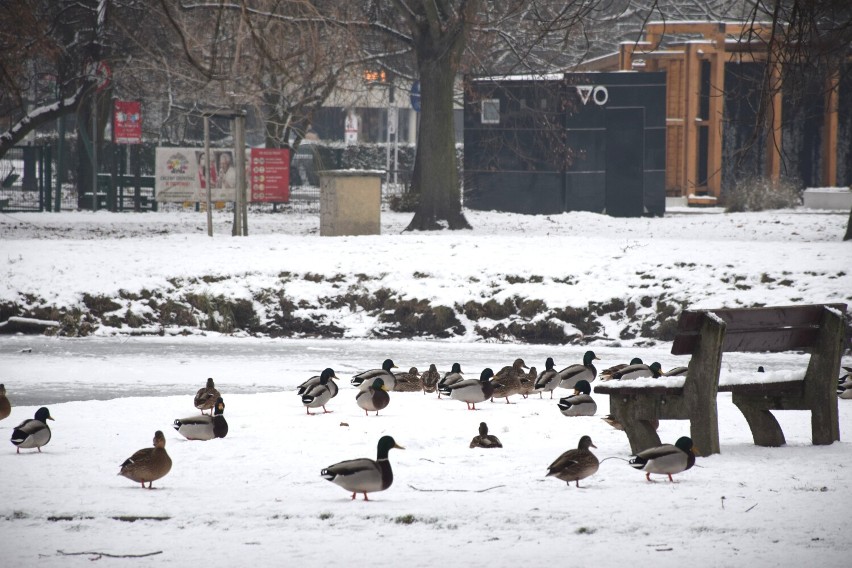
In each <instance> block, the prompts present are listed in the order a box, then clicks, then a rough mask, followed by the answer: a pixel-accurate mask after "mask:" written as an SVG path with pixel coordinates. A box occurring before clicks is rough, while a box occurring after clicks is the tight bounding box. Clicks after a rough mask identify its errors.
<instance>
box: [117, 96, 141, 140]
mask: <svg viewBox="0 0 852 568" xmlns="http://www.w3.org/2000/svg"><path fill="white" fill-rule="evenodd" d="M112 141H113V142H115V143H116V144H141V143H142V104H141V103H140V102H139V101H115V102H114V104H113V108H112Z"/></svg>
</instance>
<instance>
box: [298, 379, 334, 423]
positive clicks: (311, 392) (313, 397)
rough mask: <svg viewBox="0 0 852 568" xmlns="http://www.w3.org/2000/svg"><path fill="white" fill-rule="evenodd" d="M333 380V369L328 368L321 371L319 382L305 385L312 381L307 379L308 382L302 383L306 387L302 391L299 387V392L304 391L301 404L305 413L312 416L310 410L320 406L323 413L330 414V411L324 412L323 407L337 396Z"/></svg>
mask: <svg viewBox="0 0 852 568" xmlns="http://www.w3.org/2000/svg"><path fill="white" fill-rule="evenodd" d="M335 379H337V375H335V374H334V369H332V368H330V367H329V368H328V369H325V370H323V372H322V374H321V375H320V376H319V380H318V381H316V382H315V383H313V384H311V385H307V383H308V381H312V379H308V381H305V382H304V383H302V385H307V386H305V387H304V389H303V388H302V387H299V390H300V391H304V392H303V393H302V404H304V405H305V412H307V413H308V414H309V415H311V416H313V413H312V412H311V408H319V407H320V406H321V407H322V411H323V412H324V413H326V414H327V413H329V412H332V411H331V410H326V408H325V405H326V404H328V401H329V400H331V399H332V398H334V397H335V396H337V392H338V389H337V385H336V384H335V382H334V380H335Z"/></svg>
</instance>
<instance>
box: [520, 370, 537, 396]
mask: <svg viewBox="0 0 852 568" xmlns="http://www.w3.org/2000/svg"><path fill="white" fill-rule="evenodd" d="M537 378H538V371H537V370H536V368H535V367H530V370H529V372H528V373H527V374H526V375H524V376H522V377H521V390H520V395H521V396H522V397H524V398H527V397H528V396H529V395H531V394H532V393H534V392H535V380H536V379H537ZM540 394H541V393H539V395H540Z"/></svg>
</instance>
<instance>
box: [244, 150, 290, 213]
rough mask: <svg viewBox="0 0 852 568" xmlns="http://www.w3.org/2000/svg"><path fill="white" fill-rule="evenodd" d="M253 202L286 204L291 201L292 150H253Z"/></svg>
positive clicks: (250, 172)
mask: <svg viewBox="0 0 852 568" xmlns="http://www.w3.org/2000/svg"><path fill="white" fill-rule="evenodd" d="M249 176H250V177H249V182H250V184H251V201H252V202H266V203H271V202H276V203H284V202H287V201H289V200H290V150H288V149H286V148H252V149H251V156H250V160H249Z"/></svg>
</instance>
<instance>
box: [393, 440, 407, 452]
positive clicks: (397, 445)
mask: <svg viewBox="0 0 852 568" xmlns="http://www.w3.org/2000/svg"><path fill="white" fill-rule="evenodd" d="M393 447H394V448H397V449H399V450H404V449H405V448H404V447H403V446H400V445H399V444H397V443H396V442H394V444H393Z"/></svg>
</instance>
